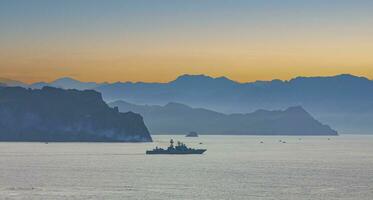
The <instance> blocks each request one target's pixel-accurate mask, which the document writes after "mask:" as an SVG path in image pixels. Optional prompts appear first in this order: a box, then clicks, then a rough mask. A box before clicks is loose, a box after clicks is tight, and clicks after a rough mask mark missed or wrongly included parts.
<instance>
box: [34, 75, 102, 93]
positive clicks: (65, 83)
mask: <svg viewBox="0 0 373 200" xmlns="http://www.w3.org/2000/svg"><path fill="white" fill-rule="evenodd" d="M99 85H100V84H98V83H95V82H81V81H78V80H75V79H72V78H69V77H64V78H60V79H57V80H55V81H53V82H50V83H46V82H38V83H34V84H32V85H30V86H29V87H31V88H35V89H40V88H43V87H45V86H50V87H56V88H63V89H77V90H87V89H93V88H96V87H98V86H99Z"/></svg>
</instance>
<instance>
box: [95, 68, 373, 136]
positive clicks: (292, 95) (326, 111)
mask: <svg viewBox="0 0 373 200" xmlns="http://www.w3.org/2000/svg"><path fill="white" fill-rule="evenodd" d="M95 89H96V90H98V91H100V92H102V93H103V97H104V99H105V100H106V101H115V100H125V101H129V102H136V103H137V104H157V105H164V104H166V103H167V102H180V103H183V104H187V105H191V106H193V107H203V108H207V109H211V110H216V111H219V112H223V113H237V112H240V113H246V112H253V111H255V110H256V109H261V108H262V109H267V110H275V109H285V108H287V107H291V106H294V105H301V106H302V107H304V108H305V109H306V110H308V111H309V112H310V113H312V114H313V115H314V116H315V117H316V118H317V119H319V120H321V121H323V122H325V123H327V124H330V125H331V126H332V127H334V128H336V129H337V130H339V131H341V132H343V133H373V125H372V124H371V122H370V121H371V120H370V119H371V118H372V117H373V92H372V91H373V81H371V80H368V79H366V78H364V77H357V76H352V75H348V74H342V75H338V76H331V77H298V78H294V79H291V80H289V81H281V80H273V81H256V82H251V83H238V82H235V81H231V80H229V79H227V78H224V77H220V78H211V77H208V76H203V75H195V76H194V75H183V76H180V77H179V78H177V79H176V80H175V81H171V82H169V83H115V84H108V85H104V86H99V87H97V88H95Z"/></svg>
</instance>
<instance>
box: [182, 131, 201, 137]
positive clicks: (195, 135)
mask: <svg viewBox="0 0 373 200" xmlns="http://www.w3.org/2000/svg"><path fill="white" fill-rule="evenodd" d="M185 137H198V134H197V132H194V131H191V132H189V133H188V134H186V135H185Z"/></svg>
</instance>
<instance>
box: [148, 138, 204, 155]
mask: <svg viewBox="0 0 373 200" xmlns="http://www.w3.org/2000/svg"><path fill="white" fill-rule="evenodd" d="M205 151H206V149H192V148H189V147H187V146H186V145H185V144H183V143H181V142H177V145H176V146H174V140H172V139H171V141H170V146H169V147H168V148H167V149H162V148H158V147H156V148H155V149H153V150H148V151H146V154H203V153H204V152H205Z"/></svg>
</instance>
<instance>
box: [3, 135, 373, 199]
mask: <svg viewBox="0 0 373 200" xmlns="http://www.w3.org/2000/svg"><path fill="white" fill-rule="evenodd" d="M171 137H173V138H174V139H176V140H177V139H182V141H184V142H185V143H186V144H187V145H190V146H193V147H203V148H207V149H208V150H207V152H206V153H205V154H204V155H145V154H144V152H145V150H146V149H151V148H153V147H154V146H156V145H158V146H166V145H168V141H169V139H170V138H171ZM154 140H155V142H154V143H143V144H123V143H49V144H44V143H0V199H284V200H289V199H294V200H295V199H296V200H303V199H328V200H329V199H338V200H339V199H351V200H352V199H353V200H355V199H359V200H365V199H366V200H371V199H373V136H339V137H330V140H328V137H272V136H268V137H261V136H201V137H199V138H184V137H181V136H154ZM279 140H284V141H286V143H280V142H279ZM260 141H263V142H264V143H260ZM199 142H202V143H203V144H201V145H200V144H199Z"/></svg>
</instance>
